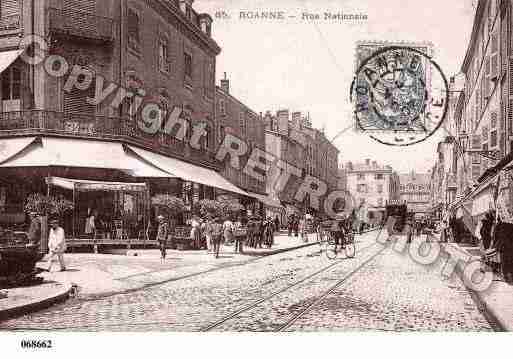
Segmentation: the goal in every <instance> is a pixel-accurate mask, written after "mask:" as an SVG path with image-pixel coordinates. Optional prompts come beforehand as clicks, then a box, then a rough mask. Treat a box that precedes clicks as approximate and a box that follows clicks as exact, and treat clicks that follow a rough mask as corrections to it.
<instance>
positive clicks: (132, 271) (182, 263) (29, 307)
mask: <svg viewBox="0 0 513 359" xmlns="http://www.w3.org/2000/svg"><path fill="white" fill-rule="evenodd" d="M315 244H316V242H315V235H310V238H309V242H308V243H304V242H303V241H301V240H300V239H299V238H296V237H292V238H289V237H288V236H286V235H285V236H283V235H278V236H276V237H275V245H274V246H273V248H270V249H267V248H262V249H260V248H259V249H253V248H247V249H245V253H244V254H238V253H233V246H223V247H222V249H221V252H220V255H219V258H218V259H216V258H214V256H213V255H212V254H209V253H207V252H206V251H205V250H201V251H178V250H168V252H167V258H166V260H165V261H164V262H162V261H161V259H160V252H159V250H155V249H145V250H131V251H129V252H128V254H127V255H112V254H93V253H84V254H79V253H66V254H65V261H66V269H67V270H66V271H65V272H60V271H58V265H56V266H55V267H54V269H53V270H54V271H52V272H51V273H48V272H43V273H41V274H40V276H42V277H43V278H44V283H43V284H41V285H38V286H33V287H24V288H15V289H9V290H7V298H3V296H0V320H1V319H2V318H3V317H7V316H12V315H19V314H26V313H28V312H31V311H34V310H38V309H41V308H43V307H46V306H49V305H51V304H53V303H55V302H57V301H60V300H64V299H66V298H67V297H68V295H69V293H70V292H71V291H73V292H74V293H73V294H75V295H76V296H77V297H78V298H80V299H94V298H99V297H105V296H109V295H114V294H117V293H126V292H130V291H135V290H139V289H143V288H145V287H150V286H154V285H158V284H162V283H166V282H169V281H175V280H179V279H182V278H188V277H194V276H199V275H201V274H204V273H207V272H210V271H215V270H219V269H222V268H226V267H230V266H238V265H244V264H247V263H248V262H251V261H255V260H258V258H261V257H263V256H267V255H272V254H276V253H280V252H284V251H289V250H293V249H297V248H301V247H306V246H311V245H315ZM37 266H38V267H40V268H46V267H47V266H48V263H47V262H46V261H45V260H43V261H42V262H39V263H38V264H37ZM2 293H5V290H2Z"/></svg>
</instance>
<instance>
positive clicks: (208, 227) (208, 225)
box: [201, 214, 213, 252]
mask: <svg viewBox="0 0 513 359" xmlns="http://www.w3.org/2000/svg"><path fill="white" fill-rule="evenodd" d="M212 224H213V220H212V216H211V215H210V214H209V215H207V220H206V221H205V222H204V223H203V225H202V226H201V229H202V231H203V233H204V234H205V238H206V242H207V252H210V251H212V250H213V243H212V230H213V228H212Z"/></svg>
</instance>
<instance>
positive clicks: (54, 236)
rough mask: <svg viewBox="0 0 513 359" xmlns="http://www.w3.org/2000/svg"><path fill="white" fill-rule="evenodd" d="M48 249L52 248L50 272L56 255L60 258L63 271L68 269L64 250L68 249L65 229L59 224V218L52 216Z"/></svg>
mask: <svg viewBox="0 0 513 359" xmlns="http://www.w3.org/2000/svg"><path fill="white" fill-rule="evenodd" d="M48 249H49V250H50V258H49V259H48V261H49V264H48V272H50V271H51V269H52V266H53V262H54V261H55V257H57V259H58V260H59V265H60V267H61V272H64V271H65V270H66V265H65V264H64V252H65V251H66V238H65V236H64V229H62V227H60V226H59V220H58V219H57V218H52V219H51V220H50V234H49V236H48Z"/></svg>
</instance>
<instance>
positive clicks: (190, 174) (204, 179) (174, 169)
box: [127, 146, 251, 197]
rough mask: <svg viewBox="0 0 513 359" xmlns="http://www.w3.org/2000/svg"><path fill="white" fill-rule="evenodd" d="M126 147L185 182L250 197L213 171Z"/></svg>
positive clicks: (132, 147)
mask: <svg viewBox="0 0 513 359" xmlns="http://www.w3.org/2000/svg"><path fill="white" fill-rule="evenodd" d="M127 147H128V148H129V149H130V150H132V151H133V152H134V153H135V154H137V155H138V156H140V157H141V158H143V159H145V160H146V161H147V162H149V163H151V164H152V165H154V166H155V167H158V168H159V169H161V170H163V171H165V172H168V173H170V174H173V175H175V176H176V177H179V178H181V179H183V180H185V181H191V182H196V183H200V184H204V185H207V186H211V187H216V188H219V189H222V190H225V191H228V192H233V193H238V194H242V195H244V196H248V197H251V196H250V195H249V194H248V193H247V192H245V191H243V190H241V189H240V188H238V187H237V186H235V185H234V184H233V183H231V182H229V181H228V180H226V179H225V178H224V177H223V176H221V175H220V174H219V173H217V172H216V171H214V170H211V169H208V168H204V167H200V166H196V165H193V164H191V163H187V162H184V161H180V160H178V159H176V158H171V157H166V156H163V155H160V154H158V153H154V152H150V151H146V150H143V149H140V148H137V147H134V146H127Z"/></svg>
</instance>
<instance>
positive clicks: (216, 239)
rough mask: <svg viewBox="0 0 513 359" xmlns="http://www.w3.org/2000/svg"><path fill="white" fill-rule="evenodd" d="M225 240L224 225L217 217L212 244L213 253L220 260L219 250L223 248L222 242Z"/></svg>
mask: <svg viewBox="0 0 513 359" xmlns="http://www.w3.org/2000/svg"><path fill="white" fill-rule="evenodd" d="M222 238H223V223H222V221H221V218H219V217H216V218H215V219H214V222H213V223H212V243H213V248H212V251H213V253H214V256H215V258H219V250H220V247H221V241H222Z"/></svg>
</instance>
